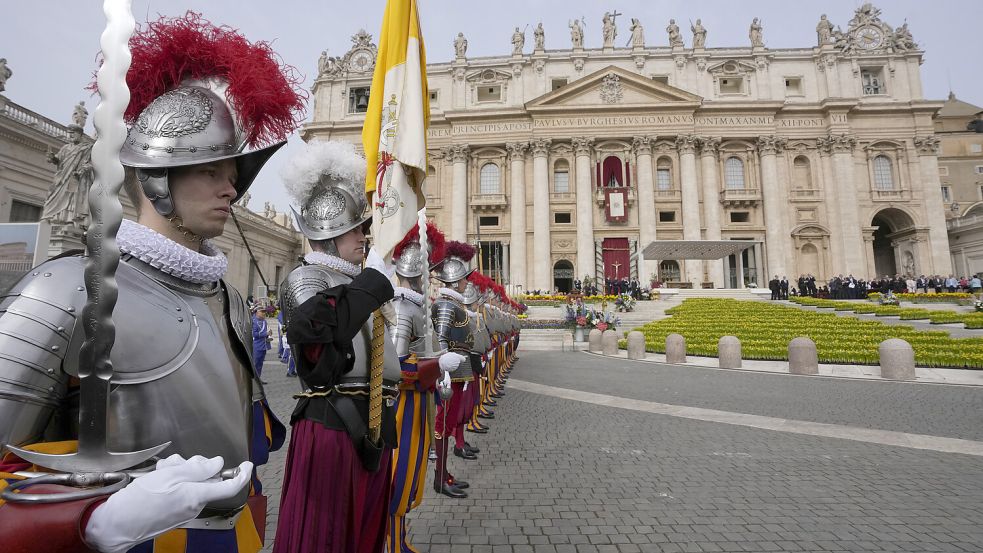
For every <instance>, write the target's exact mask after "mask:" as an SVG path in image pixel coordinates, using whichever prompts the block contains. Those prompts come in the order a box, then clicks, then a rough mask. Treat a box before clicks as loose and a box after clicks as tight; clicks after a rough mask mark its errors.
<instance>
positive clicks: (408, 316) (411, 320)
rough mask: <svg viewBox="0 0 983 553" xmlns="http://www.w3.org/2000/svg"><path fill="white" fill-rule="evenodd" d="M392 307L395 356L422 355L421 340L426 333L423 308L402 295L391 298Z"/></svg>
mask: <svg viewBox="0 0 983 553" xmlns="http://www.w3.org/2000/svg"><path fill="white" fill-rule="evenodd" d="M392 306H393V308H394V309H395V311H396V325H395V329H394V332H393V341H394V342H395V344H396V354H397V355H406V354H407V353H409V352H411V351H412V352H415V353H422V352H423V351H424V347H423V346H424V344H423V339H424V337H425V336H426V333H427V319H426V313H424V311H423V306H422V305H420V304H418V303H416V302H415V301H413V300H411V299H410V298H407V297H406V296H402V295H398V296H396V297H395V298H393V300H392Z"/></svg>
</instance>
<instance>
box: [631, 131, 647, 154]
mask: <svg viewBox="0 0 983 553" xmlns="http://www.w3.org/2000/svg"><path fill="white" fill-rule="evenodd" d="M631 148H632V150H633V151H634V152H635V155H636V156H650V155H652V137H650V136H635V137H633V138H632V139H631Z"/></svg>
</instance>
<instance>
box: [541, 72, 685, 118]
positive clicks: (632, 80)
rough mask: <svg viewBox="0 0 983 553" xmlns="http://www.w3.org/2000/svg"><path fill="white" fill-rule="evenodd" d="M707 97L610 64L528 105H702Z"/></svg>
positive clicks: (615, 106) (544, 108)
mask: <svg viewBox="0 0 983 553" xmlns="http://www.w3.org/2000/svg"><path fill="white" fill-rule="evenodd" d="M702 101H703V98H701V97H700V96H697V95H696V94H692V93H689V92H686V91H685V90H681V89H678V88H676V87H673V86H669V85H667V84H663V83H660V82H657V81H654V80H652V79H649V78H646V77H644V76H642V75H639V74H637V73H632V72H630V71H626V70H624V69H621V68H620V67H615V66H613V65H610V66H608V67H606V68H604V69H601V70H600V71H595V72H594V73H591V74H590V75H587V76H585V77H583V78H581V79H579V80H576V81H574V82H572V83H570V84H568V85H566V86H564V87H562V88H560V89H558V90H554V91H553V92H550V93H548V94H544V95H543V96H540V97H539V98H536V99H534V100H531V101H530V102H529V103H527V104H526V109H527V110H529V111H537V110H549V109H551V108H565V107H587V106H590V107H607V108H624V107H627V108H631V107H640V106H652V105H653V104H678V105H679V106H680V107H682V106H685V105H686V104H690V105H692V106H694V107H697V106H699V105H700V103H701V102H702Z"/></svg>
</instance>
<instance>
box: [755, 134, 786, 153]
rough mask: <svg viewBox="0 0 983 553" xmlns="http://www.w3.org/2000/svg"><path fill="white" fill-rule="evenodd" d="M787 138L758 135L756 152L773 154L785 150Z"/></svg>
mask: <svg viewBox="0 0 983 553" xmlns="http://www.w3.org/2000/svg"><path fill="white" fill-rule="evenodd" d="M786 144H788V140H786V139H785V138H782V137H780V136H773V135H772V136H759V137H758V152H759V153H760V155H763V156H765V155H775V154H780V153H782V152H784V151H785V145H786Z"/></svg>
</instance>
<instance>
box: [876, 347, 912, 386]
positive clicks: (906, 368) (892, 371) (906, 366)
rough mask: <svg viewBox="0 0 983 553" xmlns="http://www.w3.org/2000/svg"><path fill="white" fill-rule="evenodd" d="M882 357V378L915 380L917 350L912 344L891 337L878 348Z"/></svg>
mask: <svg viewBox="0 0 983 553" xmlns="http://www.w3.org/2000/svg"><path fill="white" fill-rule="evenodd" d="M877 351H878V353H879V354H880V359H881V378H889V379H891V380H915V378H916V377H915V350H913V349H911V344H909V343H908V342H906V341H904V340H902V339H900V338H890V339H887V340H884V341H883V342H881V345H880V346H878V348H877Z"/></svg>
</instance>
